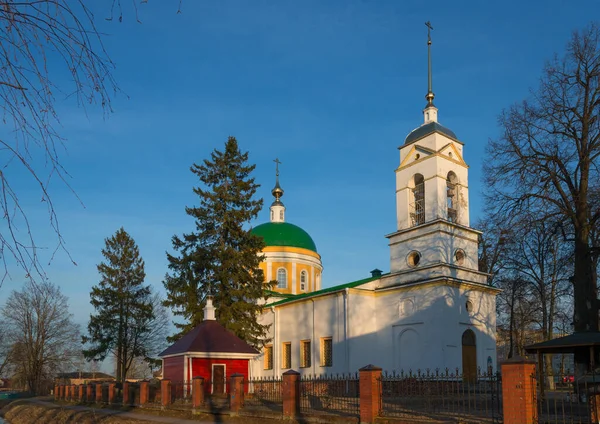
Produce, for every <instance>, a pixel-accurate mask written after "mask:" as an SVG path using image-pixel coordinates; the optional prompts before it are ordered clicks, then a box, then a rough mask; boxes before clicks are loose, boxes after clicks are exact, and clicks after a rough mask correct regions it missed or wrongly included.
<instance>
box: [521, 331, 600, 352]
mask: <svg viewBox="0 0 600 424" xmlns="http://www.w3.org/2000/svg"><path fill="white" fill-rule="evenodd" d="M593 346H600V332H598V331H582V332H579V333H573V334H569V335H568V336H564V337H558V338H556V339H552V340H547V341H545V342H540V343H535V344H532V345H529V346H525V351H526V352H527V353H573V352H574V351H575V350H576V349H582V348H586V347H593Z"/></svg>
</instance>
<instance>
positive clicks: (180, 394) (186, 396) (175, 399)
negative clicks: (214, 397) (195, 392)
mask: <svg viewBox="0 0 600 424" xmlns="http://www.w3.org/2000/svg"><path fill="white" fill-rule="evenodd" d="M171 402H172V403H171V406H170V407H171V408H172V409H190V408H192V381H191V380H185V381H171Z"/></svg>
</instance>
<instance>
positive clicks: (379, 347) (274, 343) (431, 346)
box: [249, 38, 499, 379]
mask: <svg viewBox="0 0 600 424" xmlns="http://www.w3.org/2000/svg"><path fill="white" fill-rule="evenodd" d="M428 62H429V63H428V65H429V66H428V68H429V69H428V71H429V72H428V91H427V94H426V96H425V98H426V100H427V104H426V106H425V108H424V110H423V123H422V124H421V125H420V126H419V127H417V128H416V129H414V130H413V131H411V132H410V133H409V134H408V135H407V136H406V138H405V139H404V142H403V143H402V144H401V145H400V146H399V148H398V149H399V151H400V160H399V166H398V168H397V169H396V170H395V176H396V218H397V219H396V228H395V229H394V230H393V232H391V233H390V234H388V235H386V237H387V239H388V241H389V248H390V267H389V272H387V273H383V272H382V271H380V270H378V269H375V270H373V271H371V275H370V276H367V277H366V278H361V279H358V280H357V281H353V282H349V283H347V284H342V285H338V286H334V287H328V288H322V287H321V274H322V271H323V266H322V263H321V256H320V255H319V253H318V252H317V247H316V244H315V242H314V240H313V239H312V238H311V236H310V235H309V234H308V233H307V232H306V231H304V230H303V229H302V228H300V227H298V226H296V225H293V224H291V223H289V222H287V221H286V208H285V206H284V204H283V201H282V197H283V194H284V191H283V189H282V187H281V185H280V182H279V168H278V165H279V163H277V173H276V183H275V187H274V188H273V190H272V194H273V197H274V201H273V203H272V205H271V207H270V221H269V222H267V223H265V224H261V225H258V226H256V227H255V228H254V229H253V230H252V231H253V233H254V234H256V235H259V236H261V237H263V239H264V241H265V245H266V247H265V248H264V250H263V254H264V256H265V259H264V261H263V262H262V263H261V268H262V270H263V271H264V274H265V281H276V282H277V285H276V287H275V288H274V289H273V290H274V293H273V296H272V297H271V298H270V299H269V301H268V303H267V305H266V306H267V307H266V308H265V310H264V312H263V313H262V315H261V316H260V317H259V322H260V323H261V324H266V325H269V326H270V327H269V328H270V330H269V334H268V338H269V339H270V340H271V341H270V342H269V344H267V345H266V346H264V348H263V349H262V351H261V352H260V354H259V355H257V356H255V357H254V358H253V359H252V360H250V364H249V365H250V370H249V375H250V377H277V376H280V375H281V374H283V373H284V372H286V371H288V370H290V369H294V370H296V371H298V372H300V373H301V374H312V375H319V374H330V373H353V372H356V371H357V370H358V369H359V368H361V367H363V366H365V365H367V364H375V365H377V366H379V367H381V368H382V369H384V370H388V371H396V372H400V371H404V372H405V373H408V372H409V371H412V372H417V370H426V369H430V370H434V369H436V368H439V369H441V370H444V369H445V368H449V369H450V370H456V369H458V370H459V372H460V373H462V374H463V378H467V379H468V378H470V376H472V377H475V375H476V373H477V370H478V368H480V369H483V370H487V369H489V368H490V367H491V368H492V369H493V370H496V369H497V368H496V295H497V294H498V292H499V290H498V289H496V288H494V287H492V286H490V285H489V284H488V283H487V277H488V275H487V274H485V273H483V272H480V271H479V269H478V243H479V236H480V234H481V233H480V232H479V231H477V230H475V229H473V228H471V227H470V222H469V183H468V168H469V167H468V165H467V164H466V163H465V161H464V159H463V152H464V147H465V145H464V143H463V142H462V141H460V140H459V138H458V136H457V135H456V134H455V133H454V132H453V131H451V130H450V129H448V128H446V127H445V126H443V125H441V124H440V123H439V122H438V109H437V107H436V106H435V105H434V103H433V100H434V97H435V96H434V93H433V91H432V82H431V80H432V78H431V39H430V38H429V40H428ZM276 162H278V161H277V160H276ZM299 322H301V323H302V325H298V323H299Z"/></svg>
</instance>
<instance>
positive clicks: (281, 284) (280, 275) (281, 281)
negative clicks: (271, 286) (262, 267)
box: [277, 268, 287, 289]
mask: <svg viewBox="0 0 600 424" xmlns="http://www.w3.org/2000/svg"><path fill="white" fill-rule="evenodd" d="M277 288H278V289H287V272H286V270H285V268H279V269H278V270H277Z"/></svg>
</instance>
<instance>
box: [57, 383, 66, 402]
mask: <svg viewBox="0 0 600 424" xmlns="http://www.w3.org/2000/svg"><path fill="white" fill-rule="evenodd" d="M58 398H59V399H64V398H65V385H64V384H61V385H60V386H58Z"/></svg>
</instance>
